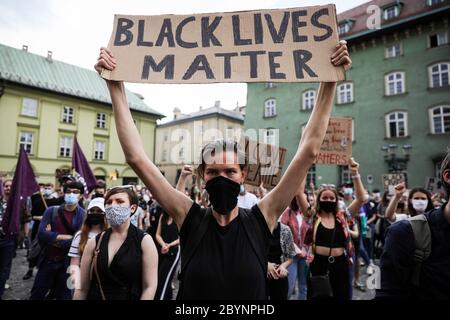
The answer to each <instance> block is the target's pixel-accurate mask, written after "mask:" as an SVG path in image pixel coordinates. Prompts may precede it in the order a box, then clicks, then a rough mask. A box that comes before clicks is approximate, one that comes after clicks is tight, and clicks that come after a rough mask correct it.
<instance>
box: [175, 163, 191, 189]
mask: <svg viewBox="0 0 450 320" xmlns="http://www.w3.org/2000/svg"><path fill="white" fill-rule="evenodd" d="M191 174H192V166H190V165H184V166H183V168H182V169H181V173H180V177H179V178H178V182H177V190H178V191H180V192H183V193H184V190H185V189H186V178H187V177H188V176H189V175H191Z"/></svg>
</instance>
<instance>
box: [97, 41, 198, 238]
mask: <svg viewBox="0 0 450 320" xmlns="http://www.w3.org/2000/svg"><path fill="white" fill-rule="evenodd" d="M115 66H116V63H115V60H114V57H113V55H112V53H111V52H110V51H109V50H108V49H106V48H101V50H100V56H99V59H98V61H97V63H96V65H95V70H97V72H98V73H101V71H102V70H103V69H108V70H113V69H114V68H115ZM106 84H107V86H108V89H109V93H110V95H111V101H112V107H113V111H114V119H115V122H116V130H117V134H118V136H119V141H120V144H121V145H122V150H123V152H124V154H125V159H126V161H127V163H128V164H129V165H130V167H131V168H132V169H133V170H134V172H136V174H137V175H138V176H139V177H140V178H141V180H142V181H143V182H144V184H145V185H146V186H147V187H148V189H149V190H150V192H151V193H152V195H153V197H154V198H155V199H156V200H157V201H158V202H159V203H160V204H161V206H162V207H163V208H164V209H165V210H166V211H167V212H170V214H171V215H172V218H173V219H174V221H175V223H176V224H177V225H178V228H179V229H180V228H181V226H182V224H183V221H184V218H185V216H186V214H187V212H188V211H189V209H190V207H191V205H192V200H191V199H190V198H189V197H187V196H186V195H184V194H183V193H182V192H179V191H177V190H175V189H174V188H173V187H172V186H171V185H170V183H169V182H168V181H167V180H166V178H165V177H164V176H163V175H162V174H161V172H160V171H159V169H158V168H157V167H156V166H155V165H154V164H153V162H152V161H151V160H150V159H149V158H148V156H147V155H146V153H145V150H144V145H143V143H142V139H141V136H140V135H139V132H138V130H137V128H136V126H135V125H134V122H133V117H132V116H131V112H130V109H129V107H128V102H127V97H126V95H125V87H124V85H123V82H121V81H111V80H106Z"/></svg>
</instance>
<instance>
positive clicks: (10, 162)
mask: <svg viewBox="0 0 450 320" xmlns="http://www.w3.org/2000/svg"><path fill="white" fill-rule="evenodd" d="M127 97H128V101H129V105H130V108H131V111H132V115H133V118H134V120H135V123H136V126H137V128H138V130H139V132H140V134H141V136H142V140H143V141H144V146H145V151H146V153H147V154H148V155H149V157H150V158H151V159H154V151H155V150H154V141H155V135H156V120H157V119H160V118H162V115H161V114H160V113H158V112H156V111H154V110H152V109H151V108H149V107H148V106H146V105H145V103H144V102H143V101H142V97H141V96H140V95H138V94H134V93H131V92H129V91H127ZM75 135H76V136H77V140H78V143H79V145H80V147H81V149H82V150H83V153H84V155H85V156H86V159H87V160H88V161H89V164H90V167H91V170H92V171H93V172H94V175H95V176H96V177H97V178H98V179H103V180H105V181H106V182H107V185H108V186H111V185H118V184H122V183H123V184H127V183H129V182H139V181H138V178H137V176H136V174H135V173H134V172H133V170H131V169H130V168H129V166H128V165H127V164H126V163H125V157H124V155H123V152H122V149H121V147H120V143H119V140H118V137H117V134H116V128H115V122H114V115H113V113H112V108H111V101H110V99H109V94H108V91H107V88H106V85H105V83H104V81H103V80H102V79H101V78H100V77H99V76H98V75H97V74H96V72H94V71H91V70H87V69H83V68H79V67H76V66H73V65H70V64H66V63H62V62H59V61H55V60H52V59H51V55H49V56H48V57H42V56H38V55H35V54H32V53H29V52H28V51H27V50H26V48H24V49H23V50H18V49H14V48H10V47H7V46H3V45H0V176H8V175H12V174H14V170H15V166H16V162H17V158H18V152H19V146H20V145H23V146H24V148H25V150H26V151H27V152H28V155H29V159H30V162H31V164H32V166H33V169H34V173H35V175H36V177H37V178H38V180H39V182H52V183H56V184H57V178H58V177H59V176H61V175H64V174H68V173H70V172H71V161H72V152H73V139H74V136H75ZM113 177H115V178H113Z"/></svg>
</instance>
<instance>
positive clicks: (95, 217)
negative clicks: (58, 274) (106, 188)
mask: <svg viewBox="0 0 450 320" xmlns="http://www.w3.org/2000/svg"><path fill="white" fill-rule="evenodd" d="M104 203H105V199H103V198H94V199H92V200H91V201H90V202H89V205H88V208H87V215H86V217H85V219H84V222H83V225H82V226H81V230H80V231H78V232H77V233H76V234H75V236H74V237H73V240H72V244H71V246H70V250H69V254H68V256H69V257H70V266H71V272H70V273H71V274H72V283H73V284H74V288H75V287H76V285H77V281H79V272H78V271H79V267H80V260H81V257H82V256H83V252H84V248H85V247H86V244H87V241H88V240H89V239H91V238H93V237H95V236H96V235H97V234H99V233H100V232H103V231H105V230H106V229H107V227H108V223H107V222H106V218H105V204H104Z"/></svg>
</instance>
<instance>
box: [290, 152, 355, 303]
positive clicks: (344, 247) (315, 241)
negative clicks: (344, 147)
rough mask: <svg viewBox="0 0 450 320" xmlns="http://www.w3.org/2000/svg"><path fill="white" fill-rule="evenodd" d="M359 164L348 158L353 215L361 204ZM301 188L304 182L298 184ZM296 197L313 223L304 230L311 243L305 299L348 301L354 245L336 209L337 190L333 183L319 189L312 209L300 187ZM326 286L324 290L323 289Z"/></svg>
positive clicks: (345, 219)
mask: <svg viewBox="0 0 450 320" xmlns="http://www.w3.org/2000/svg"><path fill="white" fill-rule="evenodd" d="M358 168H359V164H358V163H357V162H356V161H354V159H353V158H352V159H351V161H350V170H351V173H352V180H353V184H354V187H355V191H356V197H355V199H354V200H353V201H352V202H351V203H350V204H349V205H348V207H347V212H348V213H349V215H351V216H353V217H356V216H358V215H359V209H360V208H361V206H362V205H363V203H364V187H363V185H362V182H361V177H360V175H359V173H358ZM302 187H304V183H303V185H302ZM297 197H298V199H299V204H300V208H301V210H302V211H303V212H305V213H306V214H307V215H308V216H311V215H312V217H313V223H312V226H311V228H310V229H309V230H308V233H307V236H306V239H305V243H306V244H311V245H312V250H311V251H312V252H311V253H312V257H310V258H309V260H310V261H311V260H312V262H311V263H310V276H309V277H308V279H307V280H308V291H307V293H308V300H309V299H313V300H314V299H326V298H333V299H336V300H350V299H351V288H350V268H351V266H352V264H353V259H352V257H353V253H354V248H353V244H352V241H351V236H350V230H349V225H348V221H347V214H346V212H343V211H341V210H339V208H338V193H337V190H336V188H335V187H334V186H332V185H323V186H321V187H320V188H319V190H318V192H317V196H316V199H317V200H316V205H315V207H314V208H311V207H310V206H309V203H308V202H307V200H306V196H305V194H304V189H302V188H300V190H299V192H298V194H297ZM324 288H326V290H324Z"/></svg>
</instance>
